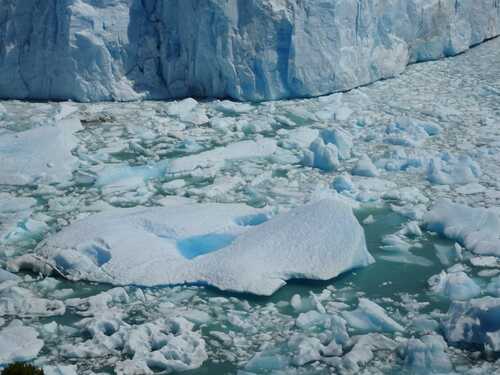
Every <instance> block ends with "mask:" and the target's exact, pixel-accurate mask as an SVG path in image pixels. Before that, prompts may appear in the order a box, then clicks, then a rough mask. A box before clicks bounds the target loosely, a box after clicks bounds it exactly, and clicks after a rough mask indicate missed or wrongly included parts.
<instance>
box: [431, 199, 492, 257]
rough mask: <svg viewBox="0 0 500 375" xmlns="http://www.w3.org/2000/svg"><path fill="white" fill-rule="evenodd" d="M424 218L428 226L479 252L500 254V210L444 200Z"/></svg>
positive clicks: (433, 230) (481, 253)
mask: <svg viewBox="0 0 500 375" xmlns="http://www.w3.org/2000/svg"><path fill="white" fill-rule="evenodd" d="M423 222H424V224H425V225H426V226H427V229H428V230H430V231H432V232H437V233H439V234H441V235H443V236H445V237H447V238H449V239H451V240H454V241H458V242H459V243H460V244H462V245H463V246H465V247H466V248H467V249H468V250H470V251H472V252H474V253H476V254H479V255H494V256H500V215H499V212H498V210H494V209H486V208H472V207H468V206H465V205H462V204H456V203H452V202H450V201H447V200H441V201H439V202H438V203H436V204H435V205H434V207H433V208H432V209H431V210H430V211H429V212H428V213H427V214H426V215H425V216H424V218H423Z"/></svg>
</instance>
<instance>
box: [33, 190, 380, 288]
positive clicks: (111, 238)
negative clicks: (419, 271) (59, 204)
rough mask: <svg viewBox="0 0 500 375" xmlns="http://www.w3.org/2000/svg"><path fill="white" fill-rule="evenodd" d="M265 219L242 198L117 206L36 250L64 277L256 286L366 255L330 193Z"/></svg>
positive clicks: (347, 210) (347, 213)
mask: <svg viewBox="0 0 500 375" xmlns="http://www.w3.org/2000/svg"><path fill="white" fill-rule="evenodd" d="M268 219H269V217H268V215H267V213H266V211H262V210H257V209H254V208H251V207H249V206H245V205H239V204H225V205H224V204H193V203H182V202H177V204H174V205H172V206H166V207H155V208H133V209H115V210H110V211H107V212H103V213H101V214H97V215H94V216H90V217H87V218H85V219H83V220H80V221H77V222H75V223H74V224H72V225H70V226H68V227H66V228H65V229H63V230H62V231H61V232H59V233H58V234H56V235H54V236H53V237H51V238H49V239H48V240H47V241H46V242H44V243H43V244H42V245H41V247H40V248H39V249H38V250H37V252H38V256H39V257H41V258H43V259H46V260H47V262H48V263H49V264H50V265H51V266H52V267H53V268H54V269H55V270H56V271H57V272H58V273H59V274H62V275H64V276H65V277H67V278H69V279H71V280H81V279H86V280H92V281H100V282H107V283H112V284H118V285H125V284H136V285H145V286H152V285H166V284H168V285H172V284H185V283H188V284H208V285H212V286H215V287H217V288H219V289H222V290H232V291H239V292H250V293H255V294H262V295H270V294H272V293H273V292H274V291H276V290H277V289H279V288H280V287H282V286H283V285H285V283H286V280H289V279H293V278H307V279H319V280H327V279H331V278H334V277H336V276H338V275H339V274H341V273H343V272H346V271H349V270H351V269H353V268H357V267H363V266H366V265H368V264H370V263H372V262H373V258H372V257H371V255H370V254H369V253H368V251H367V249H366V243H365V236H364V232H363V229H362V227H361V226H360V224H359V223H358V221H357V220H356V218H355V216H354V215H353V212H352V209H351V207H349V206H347V205H346V204H344V203H342V202H340V201H338V200H336V199H332V198H330V199H323V200H320V201H317V202H314V203H311V204H309V205H306V206H303V207H299V208H297V209H294V210H291V211H290V212H287V213H284V214H282V215H279V216H276V217H274V218H272V219H271V220H268ZM145 244H147V246H145ZM304 256H306V257H307V262H304V261H303V260H304Z"/></svg>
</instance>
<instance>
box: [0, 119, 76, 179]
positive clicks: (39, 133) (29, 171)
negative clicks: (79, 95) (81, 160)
mask: <svg viewBox="0 0 500 375" xmlns="http://www.w3.org/2000/svg"><path fill="white" fill-rule="evenodd" d="M68 113H69V117H64V118H62V119H56V120H55V124H48V125H43V126H39V127H35V128H32V129H30V130H25V131H21V132H12V133H8V134H3V135H2V136H1V137H0V160H1V161H2V162H1V163H0V184H5V185H30V184H38V183H42V182H43V183H61V182H65V181H68V180H70V179H71V177H72V172H73V169H74V167H75V166H76V163H77V159H76V158H75V157H74V156H73V155H72V154H71V151H72V150H73V149H74V148H75V147H76V146H77V145H78V140H77V138H76V136H75V133H76V132H77V131H79V130H82V126H81V124H80V120H79V119H78V118H77V117H75V116H74V115H73V114H72V112H71V111H69V112H68Z"/></svg>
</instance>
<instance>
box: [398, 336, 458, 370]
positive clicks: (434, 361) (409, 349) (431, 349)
mask: <svg viewBox="0 0 500 375" xmlns="http://www.w3.org/2000/svg"><path fill="white" fill-rule="evenodd" d="M447 348H448V345H446V342H445V341H444V339H443V338H442V337H441V336H439V335H436V334H431V335H426V336H423V337H422V338H420V339H416V338H411V339H409V340H408V341H407V342H406V343H405V344H404V345H403V346H402V348H401V355H402V356H403V358H404V368H405V370H406V371H408V372H409V373H411V374H416V375H417V374H421V375H427V374H451V373H453V366H452V364H451V361H450V358H449V357H448V354H447V353H446V349H447Z"/></svg>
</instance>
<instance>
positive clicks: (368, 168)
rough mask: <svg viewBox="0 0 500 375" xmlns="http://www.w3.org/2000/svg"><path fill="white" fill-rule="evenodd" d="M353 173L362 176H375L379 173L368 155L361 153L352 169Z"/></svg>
mask: <svg viewBox="0 0 500 375" xmlns="http://www.w3.org/2000/svg"><path fill="white" fill-rule="evenodd" d="M352 174H353V175H357V176H364V177H377V176H378V175H379V174H380V173H379V171H378V169H377V167H376V166H375V165H374V164H373V162H372V160H371V159H370V157H369V156H368V155H366V154H365V155H363V156H361V158H360V159H359V160H358V163H357V164H356V166H355V167H354V169H353V170H352Z"/></svg>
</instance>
